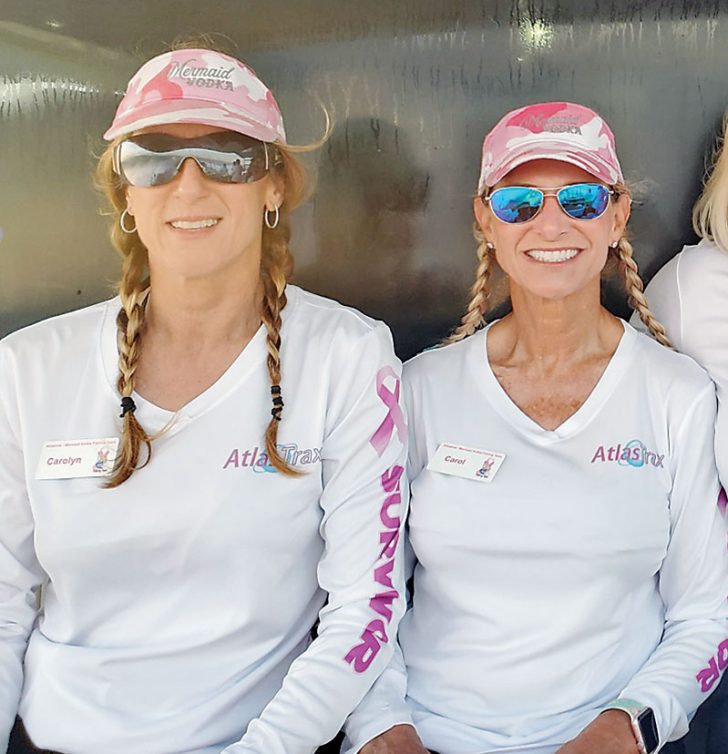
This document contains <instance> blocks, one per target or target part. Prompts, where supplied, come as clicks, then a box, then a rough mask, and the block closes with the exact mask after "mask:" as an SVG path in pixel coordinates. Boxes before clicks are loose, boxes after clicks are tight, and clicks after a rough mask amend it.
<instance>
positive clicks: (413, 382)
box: [404, 330, 485, 388]
mask: <svg viewBox="0 0 728 754" xmlns="http://www.w3.org/2000/svg"><path fill="white" fill-rule="evenodd" d="M479 348H482V350H483V354H485V345H484V343H483V330H480V331H478V332H476V333H474V334H473V335H471V336H469V337H467V338H464V339H463V340H459V341H457V342H456V343H448V344H447V345H442V346H436V347H434V348H429V349H427V350H426V351H423V352H422V353H420V354H418V355H417V356H414V357H413V358H411V359H410V360H409V361H408V362H407V363H406V364H405V365H404V381H405V383H406V384H408V385H409V386H410V387H412V388H415V387H418V388H424V387H425V386H426V385H434V386H435V387H436V386H438V385H443V384H446V383H447V382H449V381H451V380H453V379H458V376H459V375H462V374H463V370H464V369H466V368H467V367H466V364H465V362H466V361H467V360H468V359H469V358H471V356H472V353H473V351H474V350H477V349H479Z"/></svg>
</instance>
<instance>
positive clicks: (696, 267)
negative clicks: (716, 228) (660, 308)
mask: <svg viewBox="0 0 728 754" xmlns="http://www.w3.org/2000/svg"><path fill="white" fill-rule="evenodd" d="M727 278H728V253H726V252H724V251H722V250H721V249H720V248H719V247H718V246H716V245H715V244H714V243H713V242H712V241H707V240H702V241H700V243H697V244H695V245H692V246H684V247H683V249H682V250H681V251H680V252H678V253H677V254H676V255H675V256H674V257H673V258H672V259H670V261H669V262H667V263H666V264H665V265H664V266H663V267H662V268H661V269H660V270H659V271H658V272H657V274H656V275H655V276H654V277H653V278H652V280H651V281H650V284H649V286H648V289H647V291H648V293H649V294H650V295H651V299H650V303H653V302H652V298H654V297H655V296H656V295H660V294H661V293H662V292H664V293H669V295H677V296H678V298H679V300H680V303H681V304H684V303H685V297H686V296H690V297H692V296H694V295H695V294H696V293H697V292H699V291H706V290H707V291H710V290H711V289H712V288H714V287H715V285H716V282H718V284H720V285H724V284H725V281H726V279H727Z"/></svg>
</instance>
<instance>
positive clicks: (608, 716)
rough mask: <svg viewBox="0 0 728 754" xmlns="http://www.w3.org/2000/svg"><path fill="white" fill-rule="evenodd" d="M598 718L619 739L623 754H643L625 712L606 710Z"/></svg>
mask: <svg viewBox="0 0 728 754" xmlns="http://www.w3.org/2000/svg"><path fill="white" fill-rule="evenodd" d="M599 717H600V718H602V719H603V720H604V722H605V724H606V725H608V726H609V729H610V731H611V733H612V734H613V735H614V737H615V738H618V739H619V742H620V744H621V746H622V748H623V749H624V751H625V752H630V754H643V752H642V750H641V749H640V744H639V741H638V740H637V738H636V736H635V733H634V728H633V727H632V719H631V718H630V716H629V713H628V712H627V711H626V710H623V709H615V708H612V709H607V710H604V712H602V713H601V714H600V715H599Z"/></svg>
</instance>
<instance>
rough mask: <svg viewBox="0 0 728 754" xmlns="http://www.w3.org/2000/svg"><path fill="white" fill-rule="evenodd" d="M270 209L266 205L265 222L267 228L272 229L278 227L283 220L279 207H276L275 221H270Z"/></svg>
mask: <svg viewBox="0 0 728 754" xmlns="http://www.w3.org/2000/svg"><path fill="white" fill-rule="evenodd" d="M269 213H270V210H269V209H268V208H267V207H266V209H265V212H264V213H263V222H264V223H265V227H266V228H270V229H271V230H273V229H275V228H277V227H278V223H279V222H280V220H281V213H280V211H279V210H278V207H276V208H275V215H274V216H273V217H274V219H273V222H271V221H270V218H269Z"/></svg>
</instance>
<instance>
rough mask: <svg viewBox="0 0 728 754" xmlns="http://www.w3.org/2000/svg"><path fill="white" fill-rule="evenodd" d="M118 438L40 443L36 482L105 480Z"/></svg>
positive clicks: (109, 471)
mask: <svg viewBox="0 0 728 754" xmlns="http://www.w3.org/2000/svg"><path fill="white" fill-rule="evenodd" d="M118 447H119V438H118V437H102V438H100V439H98V440H50V441H49V442H45V443H43V447H42V448H41V451H40V458H39V459H38V468H37V470H36V472H35V478H36V479H80V478H82V477H91V476H98V477H104V476H109V475H110V474H111V472H112V471H113V468H114V461H115V460H116V451H117V449H118Z"/></svg>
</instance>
